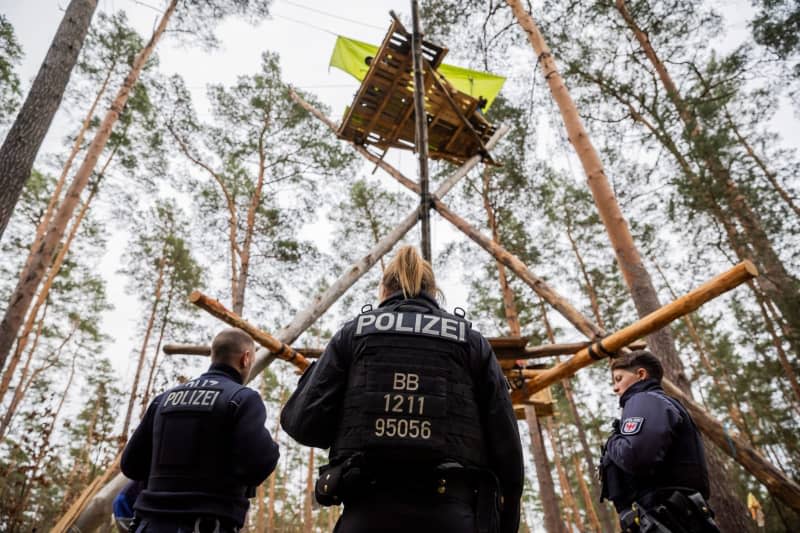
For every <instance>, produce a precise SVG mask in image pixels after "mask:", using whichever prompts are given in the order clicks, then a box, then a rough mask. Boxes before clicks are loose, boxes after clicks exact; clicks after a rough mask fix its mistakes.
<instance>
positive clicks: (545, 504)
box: [525, 405, 565, 533]
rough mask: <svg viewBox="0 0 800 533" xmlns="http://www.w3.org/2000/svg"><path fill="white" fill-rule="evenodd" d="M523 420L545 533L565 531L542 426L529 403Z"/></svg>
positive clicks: (561, 532) (562, 532)
mask: <svg viewBox="0 0 800 533" xmlns="http://www.w3.org/2000/svg"><path fill="white" fill-rule="evenodd" d="M525 420H527V421H528V430H529V431H530V435H531V454H532V455H533V464H534V466H535V467H536V479H537V480H538V481H539V497H540V499H541V501H542V511H543V512H544V528H545V530H546V531H547V533H565V532H564V525H563V524H562V523H561V513H560V511H559V509H558V500H557V499H556V497H555V494H556V488H555V485H554V484H553V476H552V474H551V473H550V463H549V461H548V460H547V450H545V447H544V439H543V438H542V428H541V427H540V426H539V420H538V419H537V418H536V410H535V409H534V408H533V407H531V406H530V405H526V406H525Z"/></svg>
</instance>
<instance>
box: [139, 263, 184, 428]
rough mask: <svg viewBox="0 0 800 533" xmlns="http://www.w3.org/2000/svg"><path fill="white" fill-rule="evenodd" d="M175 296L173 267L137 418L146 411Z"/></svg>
mask: <svg viewBox="0 0 800 533" xmlns="http://www.w3.org/2000/svg"><path fill="white" fill-rule="evenodd" d="M174 296H175V271H174V268H173V271H172V274H171V275H170V276H169V289H168V290H167V297H166V299H165V302H166V303H165V304H164V311H163V312H162V313H161V315H162V316H161V327H160V328H159V330H158V341H157V342H156V348H155V350H153V360H152V362H151V363H150V372H149V373H148V375H147V384H146V385H145V387H144V393H143V394H142V402H141V412H140V414H139V418H142V417H143V416H144V413H145V411H147V407H148V405H149V404H150V395H151V394H152V393H153V380H154V379H155V377H156V371H158V363H159V359H158V357H159V354H160V353H161V343H162V342H164V333H165V332H166V329H167V324H169V319H170V315H169V311H170V309H171V308H172V299H173V298H174Z"/></svg>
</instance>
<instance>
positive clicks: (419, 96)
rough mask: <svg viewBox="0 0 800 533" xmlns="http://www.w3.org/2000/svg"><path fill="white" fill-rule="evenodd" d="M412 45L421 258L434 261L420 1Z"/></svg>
mask: <svg viewBox="0 0 800 533" xmlns="http://www.w3.org/2000/svg"><path fill="white" fill-rule="evenodd" d="M411 23H412V28H413V29H412V34H411V48H412V52H413V57H414V124H415V126H416V133H417V135H416V141H417V156H418V157H419V186H420V205H419V218H420V222H421V224H420V226H421V228H422V241H421V248H422V257H423V258H424V259H425V260H426V261H430V260H431V209H430V194H429V192H428V116H427V114H426V113H425V79H424V73H423V68H424V66H423V61H422V30H421V29H420V24H419V4H418V2H417V0H411Z"/></svg>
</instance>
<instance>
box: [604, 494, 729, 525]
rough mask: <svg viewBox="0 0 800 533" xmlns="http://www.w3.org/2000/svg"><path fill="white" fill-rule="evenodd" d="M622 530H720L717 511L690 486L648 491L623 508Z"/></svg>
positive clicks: (621, 515) (620, 516) (621, 513)
mask: <svg viewBox="0 0 800 533" xmlns="http://www.w3.org/2000/svg"><path fill="white" fill-rule="evenodd" d="M619 521H620V526H621V528H622V531H623V533H636V532H641V533H719V527H718V526H717V524H716V522H715V521H714V512H713V511H712V510H711V508H710V507H709V506H708V503H707V502H706V501H705V499H704V498H703V496H702V495H701V494H700V493H699V492H697V491H693V490H691V489H684V488H664V489H659V490H657V491H653V492H650V493H647V494H645V495H643V496H641V497H639V498H637V500H636V501H635V502H633V504H632V505H631V507H630V509H626V510H624V511H622V512H620V515H619Z"/></svg>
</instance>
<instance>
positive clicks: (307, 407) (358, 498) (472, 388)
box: [281, 246, 523, 533]
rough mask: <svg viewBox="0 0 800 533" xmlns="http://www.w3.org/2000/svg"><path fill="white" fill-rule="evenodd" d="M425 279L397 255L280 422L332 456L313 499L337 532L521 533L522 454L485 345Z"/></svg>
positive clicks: (414, 260)
mask: <svg viewBox="0 0 800 533" xmlns="http://www.w3.org/2000/svg"><path fill="white" fill-rule="evenodd" d="M437 292H438V291H437V288H436V282H435V280H434V276H433V271H432V269H431V266H430V264H429V263H428V262H426V261H424V260H423V259H422V258H421V257H420V256H419V254H418V253H417V251H416V249H414V248H413V247H410V246H405V247H403V248H401V249H400V250H399V251H398V253H397V255H396V256H395V257H394V259H393V260H392V261H391V262H390V263H389V264H388V265H387V267H386V270H385V271H384V273H383V279H382V282H381V287H380V296H381V300H382V302H381V304H380V306H379V307H378V308H377V309H375V310H372V309H370V310H368V311H365V312H362V313H361V314H360V315H359V316H358V317H356V319H355V320H352V321H350V322H348V323H347V324H345V325H344V327H343V328H342V329H341V330H339V331H338V332H337V333H336V335H334V337H333V339H331V342H330V343H329V344H328V346H327V347H326V349H325V353H324V354H323V356H322V358H321V359H320V360H319V362H317V363H316V364H315V365H314V366H313V367H312V368H310V369H308V370H307V371H306V373H305V374H304V375H303V377H302V378H301V379H300V382H299V384H298V387H297V390H296V391H295V392H294V394H293V395H292V396H291V398H289V401H288V402H287V404H286V406H285V407H284V409H283V412H282V413H281V425H282V426H283V428H284V429H285V430H286V432H287V433H288V434H289V435H291V436H292V437H293V438H294V439H295V440H297V441H298V442H300V443H302V444H305V445H307V446H315V447H318V448H330V463H329V465H328V466H327V467H323V469H321V471H320V480H319V481H318V483H317V499H318V500H319V501H320V503H323V504H327V505H332V504H338V503H339V502H340V501H342V502H344V512H343V514H342V516H341V518H340V519H339V522H338V523H337V526H336V531H339V532H345V533H350V532H362V531H363V532H367V531H385V532H388V531H413V532H414V533H420V532H426V531H436V532H442V531H457V532H472V531H504V532H511V531H517V527H518V523H519V500H520V496H521V493H522V483H523V472H522V450H521V446H520V440H519V434H518V431H517V422H516V419H515V417H514V412H513V409H512V407H511V402H510V399H509V395H508V391H507V388H506V381H505V378H504V377H503V374H502V373H501V370H500V367H499V365H498V364H497V361H496V359H495V357H494V354H493V353H492V349H491V347H490V346H489V343H488V342H487V341H486V339H484V338H483V337H482V336H481V335H480V334H479V333H478V332H477V331H475V330H473V329H471V327H470V323H469V322H467V321H466V320H464V319H463V314H462V316H455V315H451V314H449V313H446V312H445V311H443V310H442V309H440V308H439V306H438V304H437V303H436V300H435V295H436V294H437Z"/></svg>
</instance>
